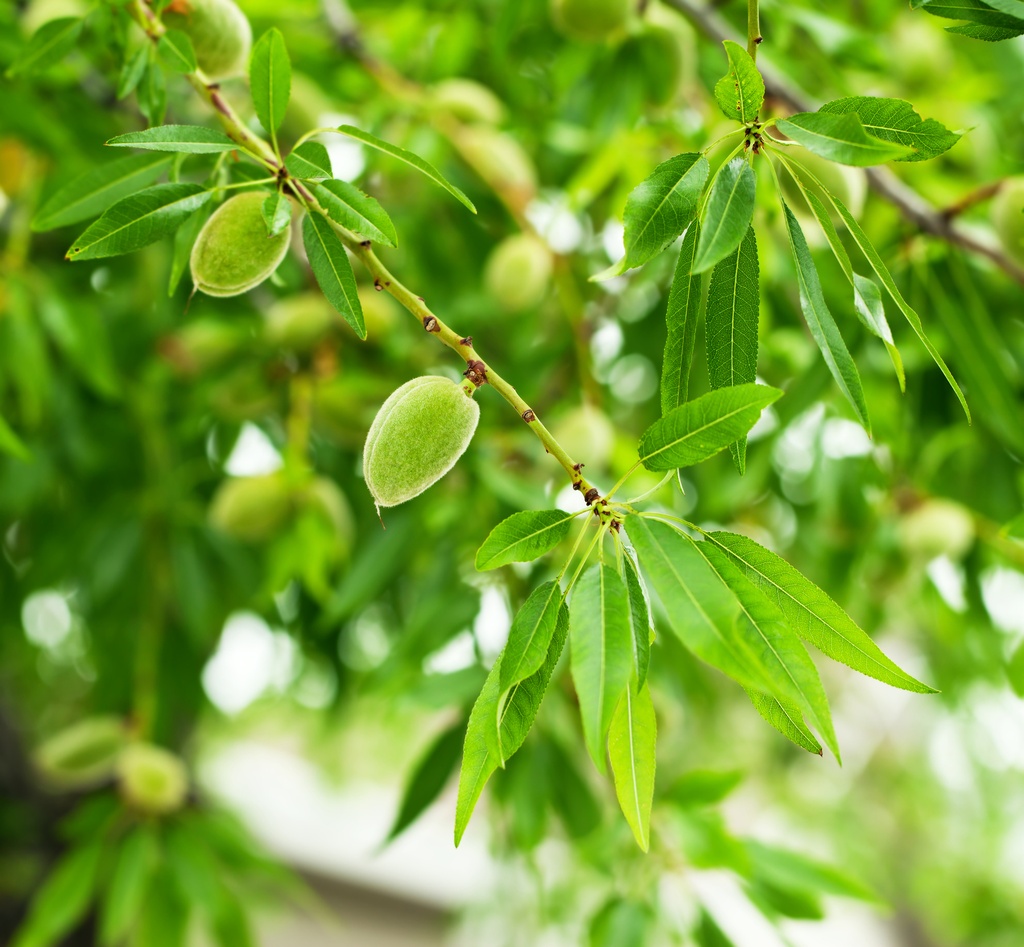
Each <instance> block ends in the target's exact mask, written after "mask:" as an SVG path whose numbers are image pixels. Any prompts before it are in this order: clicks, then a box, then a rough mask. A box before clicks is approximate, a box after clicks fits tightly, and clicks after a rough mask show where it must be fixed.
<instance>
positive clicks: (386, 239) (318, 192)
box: [313, 181, 398, 247]
mask: <svg viewBox="0 0 1024 947" xmlns="http://www.w3.org/2000/svg"><path fill="white" fill-rule="evenodd" d="M313 194H314V195H315V196H316V199H317V200H318V201H320V203H321V204H322V205H323V207H324V209H325V210H326V211H327V213H328V214H330V215H331V218H332V219H333V220H336V221H337V222H338V223H339V224H341V225H342V226H343V227H347V228H348V229H349V230H354V231H355V232H356V233H357V234H359V235H360V236H362V237H366V238H368V239H369V240H372V241H373V242H374V243H383V244H384V245H385V246H387V247H394V246H397V244H398V235H397V234H396V233H395V225H394V224H393V223H392V222H391V218H390V217H389V216H388V213H387V211H386V210H384V208H383V207H381V206H380V204H379V203H377V201H375V200H374V199H373V198H372V197H370V195H369V194H364V193H363V192H362V191H360V190H359V188H357V187H356V186H355V185H353V184H349V183H348V182H347V181H325V182H324V183H323V184H321V185H319V186H317V187H315V188H314V189H313Z"/></svg>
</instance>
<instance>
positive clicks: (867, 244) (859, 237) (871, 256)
mask: <svg viewBox="0 0 1024 947" xmlns="http://www.w3.org/2000/svg"><path fill="white" fill-rule="evenodd" d="M812 179H813V180H814V183H815V184H817V185H818V187H821V188H822V190H823V191H825V194H826V195H827V197H828V199H829V200H830V201H831V202H832V206H833V207H835V209H836V210H837V211H838V212H839V216H840V217H841V218H842V221H843V223H844V224H845V226H846V229H847V230H848V231H849V233H850V236H851V237H853V239H854V242H855V243H856V244H857V246H858V247H860V251H861V253H863V254H864V257H865V258H866V259H867V261H868V263H869V264H871V269H873V270H874V271H875V275H876V276H877V277H878V279H879V280H880V281H881V283H882V285H883V286H884V287H885V288H886V290H887V292H888V293H889V295H890V296H892V299H893V302H895V303H896V305H897V307H898V308H899V310H900V312H902V313H903V315H904V316H905V317H906V320H907V322H909V323H910V327H911V328H912V329H913V330H914V332H915V333H916V335H917V337H918V338H919V339H920V340H921V343H922V344H923V345H924V347H925V348H926V349H927V350H928V354H929V355H930V356H931V357H932V360H933V361H934V362H935V364H936V365H938V366H939V369H940V371H941V372H942V374H943V375H945V376H946V381H948V382H949V385H950V387H951V388H952V389H953V391H954V392H955V393H956V396H957V399H958V400H959V401H960V406H961V407H962V408H963V409H964V414H966V415H967V420H968V422H970V420H971V409H970V408H969V407H968V406H967V399H966V398H965V397H964V393H963V391H961V390H960V386H959V385H958V384H957V381H956V379H955V378H954V377H953V373H952V372H951V371H950V370H949V368H948V366H947V365H946V363H945V361H944V360H943V358H942V356H941V355H940V354H939V351H938V349H936V348H935V346H934V345H933V344H932V341H931V339H929V338H928V336H927V334H926V333H925V331H924V326H923V325H922V324H921V317H920V316H919V315H918V314H917V313H916V312H915V311H914V309H913V308H912V307H911V306H910V304H909V303H908V302H907V301H906V300H905V299H904V298H903V294H902V293H901V292H900V290H899V287H898V286H897V285H896V281H895V280H894V279H893V278H892V274H891V273H890V272H889V268H888V267H887V266H886V265H885V262H884V261H883V260H882V258H881V257H880V256H879V255H878V251H877V250H876V249H875V247H874V244H872V243H871V241H870V240H869V239H868V235H867V234H866V233H864V229H863V228H862V227H861V225H860V224H858V223H857V220H856V218H855V217H854V216H853V214H851V213H850V211H849V208H847V206H846V205H845V204H844V203H843V202H842V201H841V200H840V199H839V198H838V197H836V196H835V195H834V194H831V193H830V192H829V191H827V190H826V189H825V188H824V187H823V186H822V184H821V182H820V181H818V180H817V179H814V178H813V176H812Z"/></svg>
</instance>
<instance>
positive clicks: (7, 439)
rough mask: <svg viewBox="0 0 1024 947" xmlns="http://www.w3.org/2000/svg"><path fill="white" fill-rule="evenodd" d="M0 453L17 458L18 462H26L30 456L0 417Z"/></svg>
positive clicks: (0, 416) (22, 443) (19, 439)
mask: <svg viewBox="0 0 1024 947" xmlns="http://www.w3.org/2000/svg"><path fill="white" fill-rule="evenodd" d="M0 451H3V453H5V454H10V455H11V456H12V457H17V458H18V460H28V459H29V457H31V456H32V455H31V454H30V453H29V449H28V448H27V447H26V446H25V443H24V442H23V441H22V439H21V438H20V437H18V435H17V434H15V433H14V431H13V430H11V427H10V425H9V424H8V423H7V422H6V421H5V420H4V419H3V416H2V415H0Z"/></svg>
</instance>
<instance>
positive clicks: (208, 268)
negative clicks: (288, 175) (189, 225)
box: [190, 191, 292, 296]
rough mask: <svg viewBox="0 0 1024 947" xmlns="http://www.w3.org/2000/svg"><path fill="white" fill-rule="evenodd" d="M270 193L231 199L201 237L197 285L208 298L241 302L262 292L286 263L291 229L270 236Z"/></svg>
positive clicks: (195, 260)
mask: <svg viewBox="0 0 1024 947" xmlns="http://www.w3.org/2000/svg"><path fill="white" fill-rule="evenodd" d="M266 196H267V195H266V193H265V192H264V191H247V192H246V193H245V194H236V195H235V196H234V197H231V198H229V199H228V200H226V201H225V202H224V203H223V204H221V205H220V207H218V208H217V210H216V211H214V213H213V216H212V217H210V219H209V220H208V221H207V222H206V223H205V224H204V225H203V229H202V230H200V231H199V236H198V238H197V239H196V242H195V246H193V247H192V257H191V260H190V264H191V268H192V281H193V282H194V283H195V285H196V289H198V290H200V291H201V292H204V293H206V295H207V296H237V295H239V294H240V293H244V292H246V291H247V290H250V289H252V288H253V287H254V286H259V284H260V283H262V282H263V281H264V280H265V279H266V278H267V277H268V276H270V274H271V273H273V272H274V270H276V269H277V267H278V264H280V262H281V260H283V259H284V255H285V254H286V253H287V252H288V244H289V243H291V239H292V232H291V229H290V228H288V227H285V229H284V230H282V231H281V232H280V233H279V234H277V235H276V236H274V237H268V236H267V225H266V224H265V223H264V221H263V212H262V209H261V208H262V206H263V201H264V199H265V198H266Z"/></svg>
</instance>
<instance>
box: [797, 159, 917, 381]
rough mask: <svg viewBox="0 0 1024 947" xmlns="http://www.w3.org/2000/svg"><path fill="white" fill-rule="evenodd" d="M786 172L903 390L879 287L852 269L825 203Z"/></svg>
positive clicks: (900, 367)
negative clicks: (820, 232)
mask: <svg viewBox="0 0 1024 947" xmlns="http://www.w3.org/2000/svg"><path fill="white" fill-rule="evenodd" d="M786 167H787V168H790V165H789V162H786ZM790 174H791V175H793V179H794V180H795V181H796V183H797V186H798V187H799V188H800V193H801V194H802V195H803V197H804V199H805V200H806V201H807V205H808V206H809V207H810V209H811V210H812V211H813V213H814V216H815V218H816V219H817V221H818V224H819V225H820V227H821V230H822V232H823V233H824V234H825V239H826V240H827V241H828V245H829V247H831V249H832V254H833V256H835V258H836V260H838V261H839V265H840V266H841V267H842V270H843V273H844V274H845V276H846V278H847V280H848V281H849V283H850V287H851V289H852V290H853V307H854V311H855V312H856V314H857V317H858V318H859V319H860V321H861V323H862V324H863V325H864V327H865V328H866V329H867V330H868V331H869V332H870V333H871V334H872V335H874V336H877V337H878V338H880V339H881V340H882V343H883V344H884V345H885V348H886V351H887V352H888V353H889V359H890V361H891V362H892V366H893V368H894V369H895V371H896V378H897V380H898V381H899V383H900V391H906V390H907V379H906V373H905V372H904V370H903V359H902V358H901V356H900V352H899V349H897V348H896V343H895V342H894V341H893V337H892V330H891V329H890V328H889V322H888V320H887V319H886V318H885V308H884V307H883V305H882V292H881V290H880V289H879V288H878V286H877V284H876V283H875V282H874V281H873V280H870V279H868V278H867V277H866V276H861V275H860V274H858V273H855V272H854V271H853V265H852V264H851V263H850V256H849V254H848V253H847V252H846V247H845V246H843V241H842V240H840V239H839V234H838V232H837V231H836V226H835V224H834V223H832V217H831V216H830V215H829V213H828V211H827V210H826V209H825V205H824V204H823V203H822V202H821V199H820V198H819V197H818V195H817V194H815V193H814V192H813V191H810V190H808V188H807V187H806V185H805V184H804V182H803V181H802V180H801V179H800V177H799V175H797V174H795V173H794V172H793V170H792V169H791V168H790Z"/></svg>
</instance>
